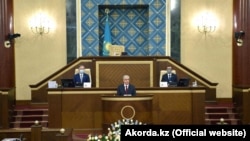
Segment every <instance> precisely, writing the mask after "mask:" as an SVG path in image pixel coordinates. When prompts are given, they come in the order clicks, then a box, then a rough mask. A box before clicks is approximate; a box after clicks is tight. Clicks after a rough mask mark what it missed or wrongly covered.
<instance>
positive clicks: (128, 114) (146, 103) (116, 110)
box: [101, 95, 153, 132]
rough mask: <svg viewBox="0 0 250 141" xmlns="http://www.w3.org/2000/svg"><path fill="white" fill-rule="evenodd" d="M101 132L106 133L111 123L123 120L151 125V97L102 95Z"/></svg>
mask: <svg viewBox="0 0 250 141" xmlns="http://www.w3.org/2000/svg"><path fill="white" fill-rule="evenodd" d="M101 100H102V107H103V131H104V132H105V131H107V128H108V127H110V124H111V123H114V122H116V121H118V120H123V119H133V120H138V121H139V122H142V123H146V124H151V123H152V101H153V95H137V96H114V95H102V97H101Z"/></svg>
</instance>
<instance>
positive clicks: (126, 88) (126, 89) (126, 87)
mask: <svg viewBox="0 0 250 141" xmlns="http://www.w3.org/2000/svg"><path fill="white" fill-rule="evenodd" d="M125 91H126V93H128V85H126V86H125Z"/></svg>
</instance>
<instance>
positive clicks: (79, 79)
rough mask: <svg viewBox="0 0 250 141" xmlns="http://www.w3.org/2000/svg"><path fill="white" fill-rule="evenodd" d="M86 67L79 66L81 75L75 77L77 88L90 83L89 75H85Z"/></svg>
mask: <svg viewBox="0 0 250 141" xmlns="http://www.w3.org/2000/svg"><path fill="white" fill-rule="evenodd" d="M84 69H85V67H84V65H80V66H79V70H78V71H79V73H77V74H75V75H74V78H73V79H74V83H75V86H83V83H84V82H90V79H89V75H88V74H86V73H84Z"/></svg>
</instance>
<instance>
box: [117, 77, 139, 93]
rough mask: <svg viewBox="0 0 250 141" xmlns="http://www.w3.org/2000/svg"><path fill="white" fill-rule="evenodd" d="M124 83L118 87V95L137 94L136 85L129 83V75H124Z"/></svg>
mask: <svg viewBox="0 0 250 141" xmlns="http://www.w3.org/2000/svg"><path fill="white" fill-rule="evenodd" d="M122 79H123V83H122V84H120V85H119V86H118V87H117V95H118V96H135V95H136V89H135V86H134V85H132V84H130V83H129V79H130V77H129V75H123V77H122Z"/></svg>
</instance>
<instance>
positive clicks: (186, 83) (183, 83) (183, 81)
mask: <svg viewBox="0 0 250 141" xmlns="http://www.w3.org/2000/svg"><path fill="white" fill-rule="evenodd" d="M177 86H179V87H187V86H189V78H180V79H179V81H178V84H177Z"/></svg>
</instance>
